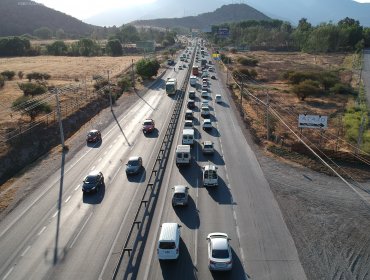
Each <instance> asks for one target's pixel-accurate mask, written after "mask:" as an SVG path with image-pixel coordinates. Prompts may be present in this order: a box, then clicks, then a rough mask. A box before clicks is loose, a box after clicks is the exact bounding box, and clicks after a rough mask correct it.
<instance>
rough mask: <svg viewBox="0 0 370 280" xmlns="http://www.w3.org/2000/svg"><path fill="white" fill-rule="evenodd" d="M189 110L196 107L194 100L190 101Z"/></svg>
mask: <svg viewBox="0 0 370 280" xmlns="http://www.w3.org/2000/svg"><path fill="white" fill-rule="evenodd" d="M187 105H188V108H189V109H193V108H194V107H195V102H194V100H191V99H190V100H188V104H187Z"/></svg>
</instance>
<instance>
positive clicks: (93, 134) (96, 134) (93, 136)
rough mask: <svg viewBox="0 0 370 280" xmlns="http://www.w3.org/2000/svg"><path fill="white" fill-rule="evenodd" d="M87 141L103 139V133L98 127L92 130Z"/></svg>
mask: <svg viewBox="0 0 370 280" xmlns="http://www.w3.org/2000/svg"><path fill="white" fill-rule="evenodd" d="M86 141H87V142H88V143H90V142H98V141H101V133H100V131H99V130H97V129H93V130H90V131H89V133H88V134H87V137H86Z"/></svg>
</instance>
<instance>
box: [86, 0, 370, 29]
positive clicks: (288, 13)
mask: <svg viewBox="0 0 370 280" xmlns="http://www.w3.org/2000/svg"><path fill="white" fill-rule="evenodd" d="M133 2H134V1H133ZM231 2H236V1H231V0H202V1H200V0H187V1H173V0H156V1H154V2H152V3H150V4H145V5H143V4H141V5H140V4H132V5H130V6H128V7H126V8H125V9H114V10H109V9H108V10H106V11H104V12H102V13H101V14H98V15H95V16H94V17H91V18H88V19H86V21H87V22H88V23H92V24H98V25H113V24H114V25H117V26H120V25H122V24H124V23H128V22H131V21H134V20H146V19H159V18H180V17H187V16H195V15H198V14H201V13H206V12H211V11H214V10H215V9H217V8H219V7H221V6H222V5H225V4H230V3H231ZM237 2H239V3H240V2H247V3H248V5H249V6H251V7H253V8H255V9H257V10H258V11H260V12H262V13H263V14H265V15H267V16H269V17H271V18H277V19H281V20H285V21H289V22H291V23H292V24H293V25H297V24H298V21H299V20H300V19H301V18H307V20H308V21H309V22H310V23H312V24H314V25H317V24H319V23H321V22H329V21H332V22H334V23H336V22H338V21H339V20H341V19H344V18H345V17H347V16H348V17H350V18H354V19H356V20H359V21H360V24H361V25H363V26H370V16H369V15H370V3H358V2H355V1H354V0H294V1H292V0H263V1H261V0H248V1H240V0H238V1H237Z"/></svg>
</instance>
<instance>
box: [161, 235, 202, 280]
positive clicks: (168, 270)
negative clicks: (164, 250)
mask: <svg viewBox="0 0 370 280" xmlns="http://www.w3.org/2000/svg"><path fill="white" fill-rule="evenodd" d="M159 264H160V266H161V270H162V276H163V279H166V280H173V279H176V280H179V279H186V280H196V279H197V277H196V267H195V266H194V265H193V261H192V260H191V255H190V252H189V250H188V248H187V247H186V244H185V242H184V241H183V240H182V238H180V255H179V258H178V259H177V260H173V261H159Z"/></svg>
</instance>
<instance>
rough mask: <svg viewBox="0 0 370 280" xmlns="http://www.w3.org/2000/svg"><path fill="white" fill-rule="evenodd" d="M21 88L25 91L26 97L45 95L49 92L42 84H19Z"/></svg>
mask: <svg viewBox="0 0 370 280" xmlns="http://www.w3.org/2000/svg"><path fill="white" fill-rule="evenodd" d="M18 86H19V88H20V89H21V90H22V91H23V94H24V95H25V96H29V95H31V96H34V95H39V94H43V93H45V92H46V91H47V88H46V87H45V86H44V85H42V84H34V83H18Z"/></svg>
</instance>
